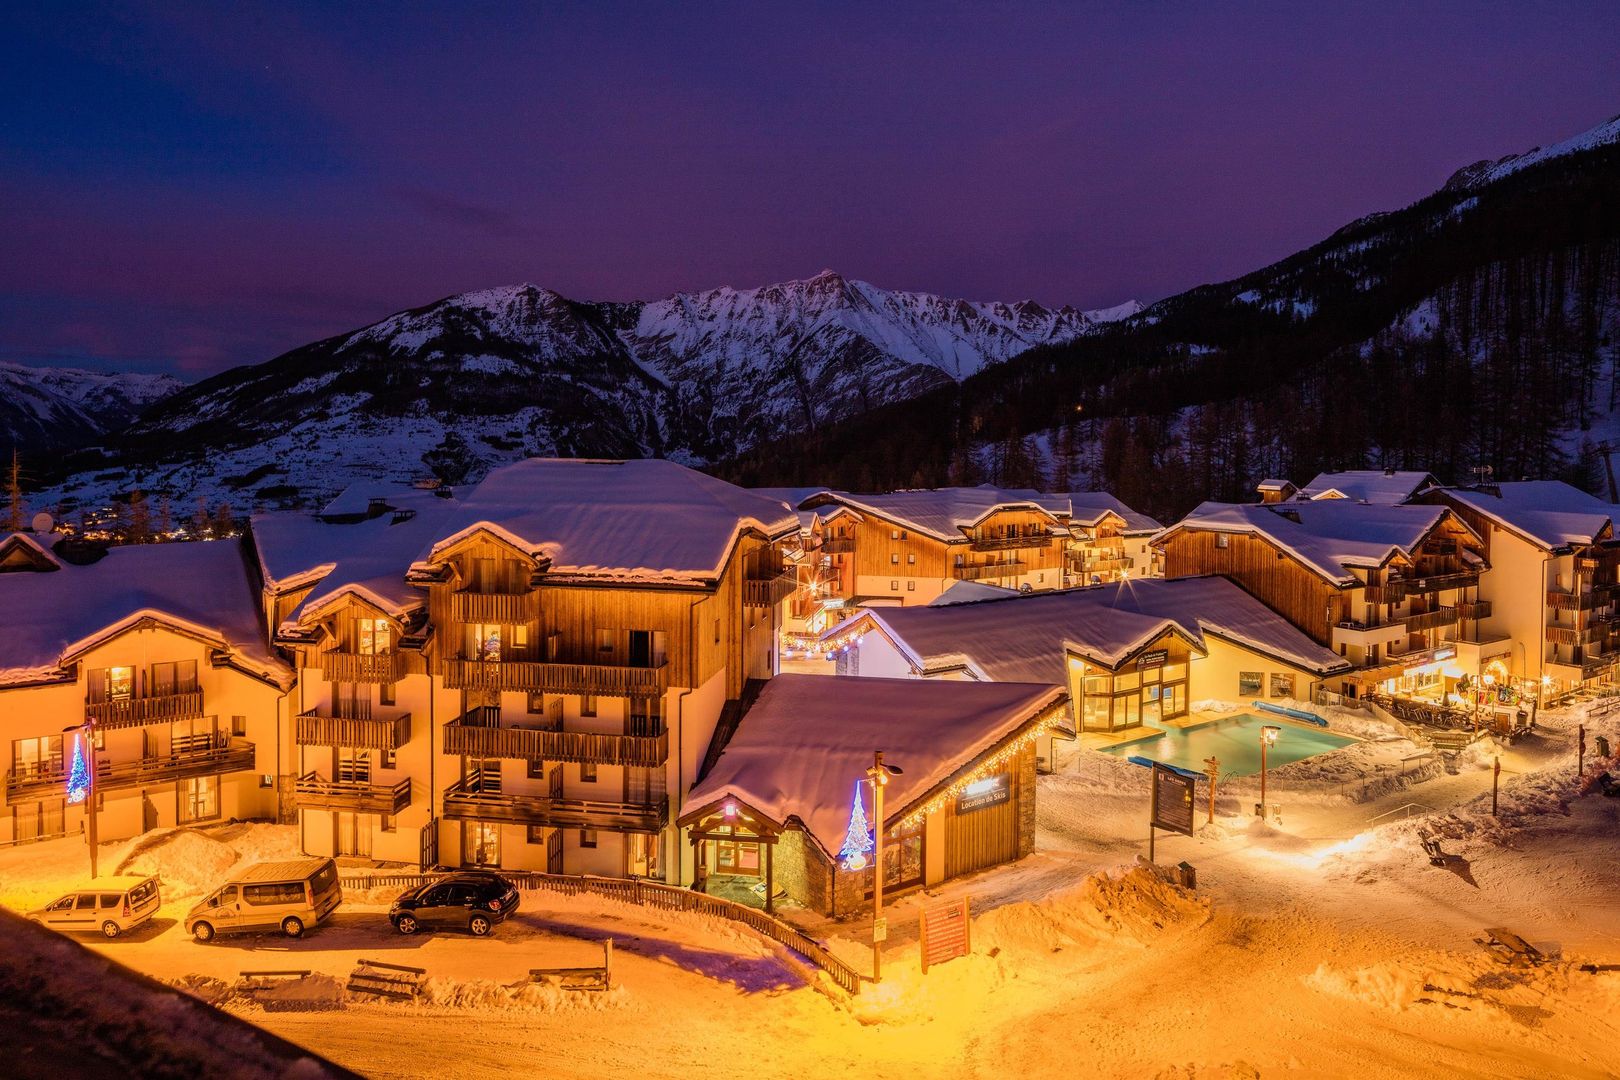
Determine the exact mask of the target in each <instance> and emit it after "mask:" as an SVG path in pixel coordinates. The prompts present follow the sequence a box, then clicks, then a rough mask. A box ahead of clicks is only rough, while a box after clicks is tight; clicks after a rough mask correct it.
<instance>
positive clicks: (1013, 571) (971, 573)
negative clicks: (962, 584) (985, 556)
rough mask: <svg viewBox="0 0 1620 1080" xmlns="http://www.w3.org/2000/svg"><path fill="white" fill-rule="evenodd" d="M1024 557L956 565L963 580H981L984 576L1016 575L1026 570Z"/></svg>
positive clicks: (957, 574)
mask: <svg viewBox="0 0 1620 1080" xmlns="http://www.w3.org/2000/svg"><path fill="white" fill-rule="evenodd" d="M1024 566H1025V563H1024V560H1023V559H1006V560H1004V561H1002V562H996V563H980V564H978V565H977V566H958V567H955V568H954V569H955V572H956V576H957V578H958V579H959V580H962V581H981V580H983V579H984V578H995V577H1016V576H1017V575H1019V574H1022V573H1023V572H1024Z"/></svg>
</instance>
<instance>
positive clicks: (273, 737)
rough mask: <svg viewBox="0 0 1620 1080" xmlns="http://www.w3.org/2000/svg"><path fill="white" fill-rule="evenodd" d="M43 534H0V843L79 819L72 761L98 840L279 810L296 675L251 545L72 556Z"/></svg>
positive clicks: (66, 829) (74, 828)
mask: <svg viewBox="0 0 1620 1080" xmlns="http://www.w3.org/2000/svg"><path fill="white" fill-rule="evenodd" d="M45 539H46V538H44V537H37V536H29V535H26V534H14V535H11V536H7V537H5V538H4V539H0V747H3V752H4V753H5V754H6V755H7V760H6V763H5V764H6V786H5V797H6V807H5V809H6V812H5V814H4V816H3V817H0V842H11V841H25V840H32V839H39V838H42V837H48V836H57V835H62V834H64V833H73V834H76V833H78V832H79V831H80V830H81V829H83V828H84V827H85V825H86V805H85V803H83V802H81V803H79V804H76V805H74V804H70V803H69V802H68V795H67V787H68V776H69V773H70V771H71V770H72V768H73V761H74V758H75V756H76V754H77V755H82V757H81V760H82V761H83V762H84V764H85V767H86V768H87V769H88V768H90V767H92V763H93V767H94V769H95V785H96V793H95V802H96V806H97V809H96V826H97V833H98V838H99V839H100V840H103V841H106V840H117V839H124V838H128V837H132V836H136V835H138V834H139V833H141V832H144V831H146V830H148V829H152V828H157V827H160V826H176V825H187V824H196V823H203V822H210V821H221V820H228V819H231V818H274V817H275V816H276V815H277V813H278V806H277V789H276V784H275V778H276V776H277V774H278V773H280V771H281V769H282V763H283V760H284V758H285V756H286V754H287V753H288V747H286V746H284V745H282V743H281V741H280V740H279V738H278V731H279V728H280V719H281V717H282V716H283V715H284V713H285V709H286V698H287V693H288V690H289V689H290V687H291V686H292V682H293V672H292V671H291V670H290V669H289V668H288V667H287V665H286V664H284V663H283V662H282V661H281V660H280V659H279V658H278V657H277V656H276V655H275V654H274V653H273V652H272V651H271V649H270V648H269V646H268V644H267V641H266V639H265V637H264V635H263V633H262V632H261V629H260V618H259V609H258V605H257V603H256V597H255V591H254V588H255V587H254V583H253V580H252V577H251V574H250V571H249V564H248V561H247V559H246V558H245V553H244V550H243V545H242V543H241V542H240V541H236V540H218V541H209V542H198V543H171V544H153V545H141V546H131V547H115V548H112V549H110V550H108V551H106V552H105V553H100V552H95V551H89V550H86V551H85V553H84V554H83V555H80V556H78V559H79V561H77V562H70V561H68V560H67V559H65V558H60V557H58V556H57V554H56V553H55V552H54V551H53V550H52V549H51V548H48V547H47V546H46V543H45ZM97 555H99V557H96V556H97ZM76 726H77V727H78V730H71V729H73V728H75V727H76ZM64 729H69V730H64Z"/></svg>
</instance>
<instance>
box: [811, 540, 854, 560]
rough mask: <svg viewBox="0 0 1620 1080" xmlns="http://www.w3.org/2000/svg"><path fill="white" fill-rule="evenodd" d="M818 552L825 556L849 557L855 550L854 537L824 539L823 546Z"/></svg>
mask: <svg viewBox="0 0 1620 1080" xmlns="http://www.w3.org/2000/svg"><path fill="white" fill-rule="evenodd" d="M817 550H818V551H820V552H821V553H822V554H823V555H848V554H849V553H851V552H852V551H854V550H855V538H854V537H853V536H828V537H824V538H823V539H822V541H821V546H820V547H819V548H817Z"/></svg>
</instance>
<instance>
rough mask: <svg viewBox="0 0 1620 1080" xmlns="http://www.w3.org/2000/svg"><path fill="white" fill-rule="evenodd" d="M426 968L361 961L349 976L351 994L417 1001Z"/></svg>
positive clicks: (420, 994)
mask: <svg viewBox="0 0 1620 1080" xmlns="http://www.w3.org/2000/svg"><path fill="white" fill-rule="evenodd" d="M425 982H427V969H426V968H418V967H406V966H405V965H404V964H385V963H383V962H382V961H381V960H361V961H360V962H359V963H357V964H356V965H355V968H354V970H353V971H352V972H350V973H349V993H351V994H369V995H371V996H372V997H383V998H389V999H391V1000H394V1001H415V1000H417V999H418V998H420V997H421V996H422V984H423V983H425Z"/></svg>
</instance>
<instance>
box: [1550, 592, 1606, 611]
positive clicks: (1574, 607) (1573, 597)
mask: <svg viewBox="0 0 1620 1080" xmlns="http://www.w3.org/2000/svg"><path fill="white" fill-rule="evenodd" d="M1612 603H1614V592H1613V591H1612V590H1609V589H1593V590H1592V591H1591V592H1583V593H1572V592H1568V591H1567V590H1564V589H1548V590H1547V606H1548V607H1550V608H1552V609H1553V610H1554V611H1591V610H1593V609H1594V608H1603V607H1608V606H1609V605H1610V604H1612Z"/></svg>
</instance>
